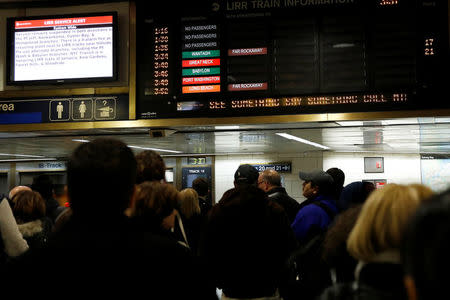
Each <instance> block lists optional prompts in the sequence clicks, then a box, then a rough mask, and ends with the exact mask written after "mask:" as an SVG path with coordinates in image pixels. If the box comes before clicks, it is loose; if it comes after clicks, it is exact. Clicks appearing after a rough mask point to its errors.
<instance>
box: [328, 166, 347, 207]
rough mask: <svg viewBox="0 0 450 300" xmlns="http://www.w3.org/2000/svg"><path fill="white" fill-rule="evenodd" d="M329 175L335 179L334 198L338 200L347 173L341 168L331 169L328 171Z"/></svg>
mask: <svg viewBox="0 0 450 300" xmlns="http://www.w3.org/2000/svg"><path fill="white" fill-rule="evenodd" d="M327 173H328V174H330V175H331V177H333V181H334V183H333V187H334V197H335V199H336V200H337V199H339V196H340V195H341V192H342V189H343V188H344V182H345V173H344V171H342V170H341V169H339V168H330V169H328V170H327Z"/></svg>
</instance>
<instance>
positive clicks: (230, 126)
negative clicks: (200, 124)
mask: <svg viewBox="0 0 450 300" xmlns="http://www.w3.org/2000/svg"><path fill="white" fill-rule="evenodd" d="M239 128H240V127H239V125H223V126H214V129H216V130H236V129H239Z"/></svg>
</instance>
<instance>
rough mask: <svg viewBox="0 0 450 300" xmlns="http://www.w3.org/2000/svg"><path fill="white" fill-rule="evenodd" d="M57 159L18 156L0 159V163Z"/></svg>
mask: <svg viewBox="0 0 450 300" xmlns="http://www.w3.org/2000/svg"><path fill="white" fill-rule="evenodd" d="M51 160H57V159H56V158H19V159H0V163H3V162H19V161H51Z"/></svg>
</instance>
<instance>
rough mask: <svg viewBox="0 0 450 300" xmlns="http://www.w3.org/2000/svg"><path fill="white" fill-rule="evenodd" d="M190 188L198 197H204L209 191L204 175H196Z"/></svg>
mask: <svg viewBox="0 0 450 300" xmlns="http://www.w3.org/2000/svg"><path fill="white" fill-rule="evenodd" d="M192 188H193V189H194V190H195V191H196V192H197V194H198V195H199V196H200V197H204V196H206V195H208V191H209V185H208V180H207V179H206V178H205V177H197V178H195V179H194V181H192Z"/></svg>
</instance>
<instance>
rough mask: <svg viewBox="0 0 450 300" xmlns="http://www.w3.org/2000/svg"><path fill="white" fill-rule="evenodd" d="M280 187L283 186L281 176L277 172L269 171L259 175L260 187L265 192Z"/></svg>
mask: <svg viewBox="0 0 450 300" xmlns="http://www.w3.org/2000/svg"><path fill="white" fill-rule="evenodd" d="M279 186H281V176H280V174H279V173H278V172H277V171H275V170H272V169H267V170H264V171H263V172H261V173H260V174H259V177H258V187H259V188H260V189H261V190H263V191H264V192H268V191H270V190H271V189H273V188H275V187H279Z"/></svg>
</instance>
